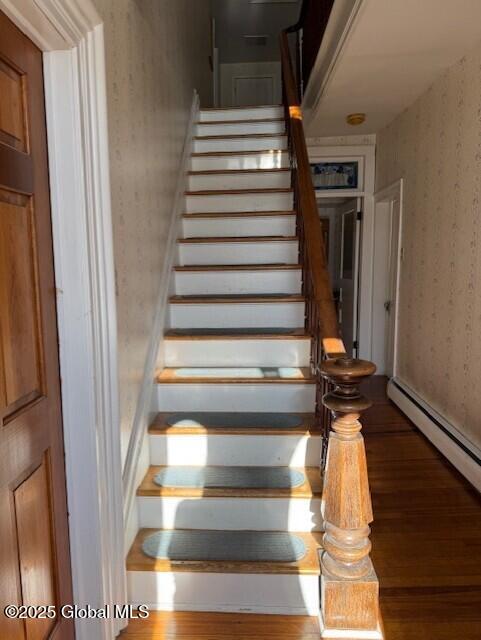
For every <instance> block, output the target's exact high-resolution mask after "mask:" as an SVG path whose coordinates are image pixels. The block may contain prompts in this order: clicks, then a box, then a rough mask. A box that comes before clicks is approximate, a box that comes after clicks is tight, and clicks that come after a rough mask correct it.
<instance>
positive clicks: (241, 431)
mask: <svg viewBox="0 0 481 640" xmlns="http://www.w3.org/2000/svg"><path fill="white" fill-rule="evenodd" d="M201 413H202V412H201ZM173 414H174V415H178V416H183V415H185V417H186V418H188V417H189V415H190V413H189V412H161V413H158V414H157V415H156V416H155V418H154V420H153V421H152V423H151V424H150V426H149V433H150V434H152V435H167V434H171V435H196V434H206V433H213V434H218V435H292V434H297V435H299V434H302V435H308V434H319V433H320V429H319V427H318V425H317V423H316V417H315V415H314V414H313V413H297V414H292V415H295V416H299V418H300V423H299V424H298V425H296V426H290V427H287V428H282V427H275V426H274V427H273V426H270V425H268V424H267V423H266V425H265V426H256V427H248V426H244V427H242V426H235V427H232V426H229V425H228V424H226V425H225V426H220V425H219V426H217V425H216V426H205V425H202V426H200V425H199V426H197V425H191V426H182V427H180V426H172V425H171V424H169V423H168V422H167V420H168V418H169V416H171V415H173ZM289 415H291V414H289Z"/></svg>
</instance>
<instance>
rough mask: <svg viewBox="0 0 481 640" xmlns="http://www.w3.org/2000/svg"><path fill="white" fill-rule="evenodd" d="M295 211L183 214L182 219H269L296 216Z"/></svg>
mask: <svg viewBox="0 0 481 640" xmlns="http://www.w3.org/2000/svg"><path fill="white" fill-rule="evenodd" d="M295 215H297V214H296V212H295V211H221V212H216V211H212V212H207V213H183V214H182V217H183V218H187V219H196V218H264V217H266V218H268V217H272V216H276V217H278V216H295Z"/></svg>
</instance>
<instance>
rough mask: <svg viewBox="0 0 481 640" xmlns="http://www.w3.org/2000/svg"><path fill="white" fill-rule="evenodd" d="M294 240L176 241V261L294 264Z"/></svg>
mask: <svg viewBox="0 0 481 640" xmlns="http://www.w3.org/2000/svg"><path fill="white" fill-rule="evenodd" d="M298 258H299V249H298V242H297V240H292V241H277V242H213V243H209V242H202V243H198V244H196V243H179V264H180V266H187V265H202V264H204V265H222V264H279V263H284V264H297V263H298Z"/></svg>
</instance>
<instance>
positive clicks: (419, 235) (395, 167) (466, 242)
mask: <svg viewBox="0 0 481 640" xmlns="http://www.w3.org/2000/svg"><path fill="white" fill-rule="evenodd" d="M400 177H404V178H405V192H404V209H403V216H404V221H403V225H404V231H403V244H402V246H403V249H404V259H403V262H402V267H401V289H400V306H399V309H400V320H399V371H398V375H399V377H400V378H401V379H402V380H403V381H405V382H406V383H407V384H408V385H410V386H411V388H412V389H414V390H415V391H416V392H417V393H418V394H419V395H420V396H421V397H423V398H424V400H425V401H427V402H428V403H429V404H431V405H432V406H433V407H434V408H435V409H436V410H437V411H438V412H439V413H441V414H442V415H443V416H445V418H447V419H448V420H449V421H450V422H452V423H453V424H454V425H455V426H456V427H457V428H458V429H459V430H460V431H461V432H462V433H463V434H464V435H465V436H466V437H467V438H468V439H469V440H470V441H471V442H473V443H474V444H475V445H476V446H477V447H478V448H481V412H480V410H479V409H480V398H481V393H480V391H479V388H478V385H479V381H480V380H481V47H480V48H478V49H477V50H476V51H474V52H472V53H470V54H469V55H467V56H466V57H464V58H463V59H462V60H460V61H459V62H458V63H457V64H456V65H455V66H454V67H452V68H451V69H449V70H448V71H447V72H446V73H445V74H444V75H443V76H442V77H441V78H439V79H438V80H437V82H435V84H434V85H433V86H432V87H431V88H430V89H429V90H428V91H427V92H426V93H425V94H424V95H422V96H421V97H420V98H419V99H418V100H417V102H416V103H415V104H413V105H412V106H411V107H410V108H409V109H408V110H407V111H405V112H404V113H402V114H401V115H400V116H399V117H398V118H397V119H396V120H394V122H392V123H391V124H390V125H389V126H388V127H386V128H385V129H384V130H383V131H381V133H380V134H379V135H378V142H377V179H376V189H377V190H379V189H381V188H383V187H385V186H387V185H389V184H390V183H392V182H394V181H395V180H397V179H398V178H400Z"/></svg>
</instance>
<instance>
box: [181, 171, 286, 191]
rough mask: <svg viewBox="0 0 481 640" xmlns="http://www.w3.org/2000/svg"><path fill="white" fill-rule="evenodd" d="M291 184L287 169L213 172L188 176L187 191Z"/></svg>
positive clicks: (283, 186) (279, 186) (269, 187)
mask: <svg viewBox="0 0 481 640" xmlns="http://www.w3.org/2000/svg"><path fill="white" fill-rule="evenodd" d="M290 186H291V174H290V172H289V171H272V172H271V171H268V172H266V173H265V172H259V173H257V172H252V173H236V172H235V171H232V172H231V173H213V174H210V175H209V174H205V173H202V174H200V175H190V176H189V191H202V190H209V189H221V190H222V189H284V188H286V189H288V188H289V187H290Z"/></svg>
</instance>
